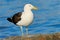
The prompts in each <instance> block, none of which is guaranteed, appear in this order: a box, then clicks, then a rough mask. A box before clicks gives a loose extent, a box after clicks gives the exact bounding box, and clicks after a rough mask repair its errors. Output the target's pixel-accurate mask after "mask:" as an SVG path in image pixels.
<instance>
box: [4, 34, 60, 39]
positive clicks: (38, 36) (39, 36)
mask: <svg viewBox="0 0 60 40" xmlns="http://www.w3.org/2000/svg"><path fill="white" fill-rule="evenodd" d="M4 40H60V33H54V34H44V35H42V34H36V35H28V37H27V36H26V35H25V36H22V37H21V36H14V37H8V38H5V39H4Z"/></svg>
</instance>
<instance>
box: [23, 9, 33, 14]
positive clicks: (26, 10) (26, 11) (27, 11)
mask: <svg viewBox="0 0 60 40" xmlns="http://www.w3.org/2000/svg"><path fill="white" fill-rule="evenodd" d="M24 12H25V13H32V11H31V10H30V9H24Z"/></svg>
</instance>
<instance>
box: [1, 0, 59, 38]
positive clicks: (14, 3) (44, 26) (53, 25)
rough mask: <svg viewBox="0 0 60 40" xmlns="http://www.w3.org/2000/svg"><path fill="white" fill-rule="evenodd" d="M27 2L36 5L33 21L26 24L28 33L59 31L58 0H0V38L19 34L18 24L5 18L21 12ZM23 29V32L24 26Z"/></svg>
mask: <svg viewBox="0 0 60 40" xmlns="http://www.w3.org/2000/svg"><path fill="white" fill-rule="evenodd" d="M27 3H31V4H32V5H34V6H37V7H38V10H36V11H34V10H33V13H34V21H33V23H32V24H31V25H30V26H28V29H29V30H28V31H29V34H50V33H56V32H60V0H0V38H5V37H9V36H21V31H20V28H19V26H16V25H14V24H13V23H10V22H9V21H7V20H6V18H7V17H11V16H12V15H14V14H15V13H17V12H22V11H23V7H24V5H25V4H27ZM23 29H24V33H25V27H23Z"/></svg>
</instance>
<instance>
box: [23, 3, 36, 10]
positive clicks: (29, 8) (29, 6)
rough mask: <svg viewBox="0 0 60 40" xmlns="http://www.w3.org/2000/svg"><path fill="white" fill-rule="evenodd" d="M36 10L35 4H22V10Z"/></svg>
mask: <svg viewBox="0 0 60 40" xmlns="http://www.w3.org/2000/svg"><path fill="white" fill-rule="evenodd" d="M32 9H33V10H37V7H35V6H33V5H31V4H26V5H25V6H24V10H32Z"/></svg>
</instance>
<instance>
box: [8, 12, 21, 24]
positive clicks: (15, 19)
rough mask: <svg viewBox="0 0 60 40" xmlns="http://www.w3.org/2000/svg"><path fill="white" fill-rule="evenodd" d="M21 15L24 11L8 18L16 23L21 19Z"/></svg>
mask: <svg viewBox="0 0 60 40" xmlns="http://www.w3.org/2000/svg"><path fill="white" fill-rule="evenodd" d="M21 15H22V12H18V13H16V14H15V15H13V17H12V18H7V20H8V21H10V22H12V23H14V24H16V23H17V22H18V21H20V20H21Z"/></svg>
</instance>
